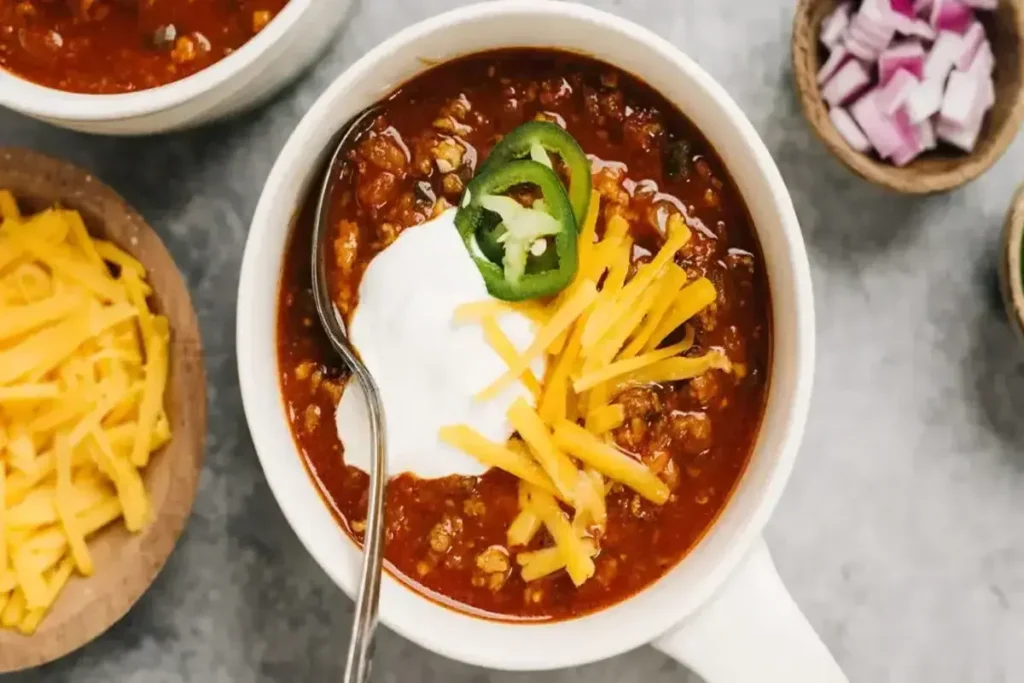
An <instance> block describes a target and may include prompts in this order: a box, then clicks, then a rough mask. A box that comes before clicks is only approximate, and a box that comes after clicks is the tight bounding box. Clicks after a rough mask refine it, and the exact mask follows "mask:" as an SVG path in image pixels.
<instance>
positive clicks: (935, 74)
mask: <svg viewBox="0 0 1024 683" xmlns="http://www.w3.org/2000/svg"><path fill="white" fill-rule="evenodd" d="M962 51H963V38H962V37H961V36H959V35H957V34H956V33H953V32H952V31H939V37H938V38H936V40H935V44H934V45H932V49H931V52H929V53H928V57H927V58H925V61H924V77H925V80H930V79H940V80H945V78H946V76H948V75H949V72H950V71H952V70H953V65H954V64H955V63H956V60H957V59H959V57H960V53H961V52H962Z"/></svg>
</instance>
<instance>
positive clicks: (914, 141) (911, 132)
mask: <svg viewBox="0 0 1024 683" xmlns="http://www.w3.org/2000/svg"><path fill="white" fill-rule="evenodd" d="M893 121H894V122H895V124H896V127H897V129H898V130H899V131H900V133H901V134H902V137H903V145H902V146H901V147H900V148H899V149H897V150H896V151H895V152H893V153H892V156H891V157H890V158H891V160H892V162H893V163H894V164H896V165H897V166H906V165H907V164H909V163H910V162H911V161H913V160H914V159H916V158H917V157H919V156H921V154H923V153H924V151H925V150H926V149H928V147H927V146H926V144H925V142H926V140H925V139H924V137H923V135H922V132H923V131H922V127H921V126H920V125H916V126H915V125H914V124H912V123H910V119H909V118H908V117H907V112H906V111H905V110H903V109H900V110H899V111H897V112H896V114H895V115H894V116H893ZM925 123H929V122H927V121H926V122H925ZM929 125H931V124H930V123H929Z"/></svg>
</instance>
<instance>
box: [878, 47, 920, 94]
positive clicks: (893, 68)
mask: <svg viewBox="0 0 1024 683" xmlns="http://www.w3.org/2000/svg"><path fill="white" fill-rule="evenodd" d="M924 57H925V52H924V48H923V47H921V43H917V42H913V41H911V42H907V43H897V44H895V45H891V46H890V47H889V48H888V49H886V50H885V51H884V52H882V54H881V56H879V58H878V80H879V81H880V82H881V84H882V85H883V86H884V85H886V84H887V83H888V82H889V79H890V78H892V76H893V74H895V73H896V72H897V71H899V70H900V69H904V70H906V71H909V72H910V73H912V74H914V76H916V77H917V79H918V80H921V79H922V78H924Z"/></svg>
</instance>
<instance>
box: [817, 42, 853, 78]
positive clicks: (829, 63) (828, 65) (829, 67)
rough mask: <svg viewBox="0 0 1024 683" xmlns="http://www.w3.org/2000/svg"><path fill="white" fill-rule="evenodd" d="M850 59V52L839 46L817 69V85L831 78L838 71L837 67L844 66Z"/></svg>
mask: <svg viewBox="0 0 1024 683" xmlns="http://www.w3.org/2000/svg"><path fill="white" fill-rule="evenodd" d="M851 58H852V57H851V56H850V51H849V50H847V49H846V46H844V45H840V46H839V47H837V48H836V49H835V50H832V52H831V53H830V54H829V56H828V59H826V60H825V63H824V64H822V65H821V68H820V69H818V85H822V84H824V83H825V82H826V81H827V80H828V79H830V78H832V76H833V74H835V72H837V71H839V67H841V66H842V65H843V64H845V63H846V62H847V61H848V60H850V59H851Z"/></svg>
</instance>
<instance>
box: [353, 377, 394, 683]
mask: <svg viewBox="0 0 1024 683" xmlns="http://www.w3.org/2000/svg"><path fill="white" fill-rule="evenodd" d="M353 369H354V375H355V379H357V380H358V381H359V383H360V384H361V385H362V388H363V392H364V393H365V394H366V399H367V403H368V404H369V409H370V410H369V412H370V449H371V452H372V454H373V461H372V462H371V463H370V497H369V503H368V510H367V516H366V532H365V534H364V536H363V573H362V580H361V582H360V584H359V593H358V595H357V597H356V611H355V616H354V618H353V620H352V637H351V639H350V640H349V647H348V657H347V659H346V661H345V677H344V679H343V680H344V683H366V681H368V680H369V678H370V669H371V664H372V662H373V646H374V635H375V633H376V631H377V611H378V605H379V602H380V578H381V565H382V564H383V557H382V553H383V546H384V482H385V480H386V479H387V472H386V469H385V452H386V450H385V446H386V444H385V431H384V410H383V409H382V407H381V399H380V391H379V390H378V389H377V384H376V383H375V382H374V381H373V378H372V377H371V376H370V373H369V372H367V371H366V368H365V366H364V365H363V364H362V363H357V364H355V366H354V368H353Z"/></svg>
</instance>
